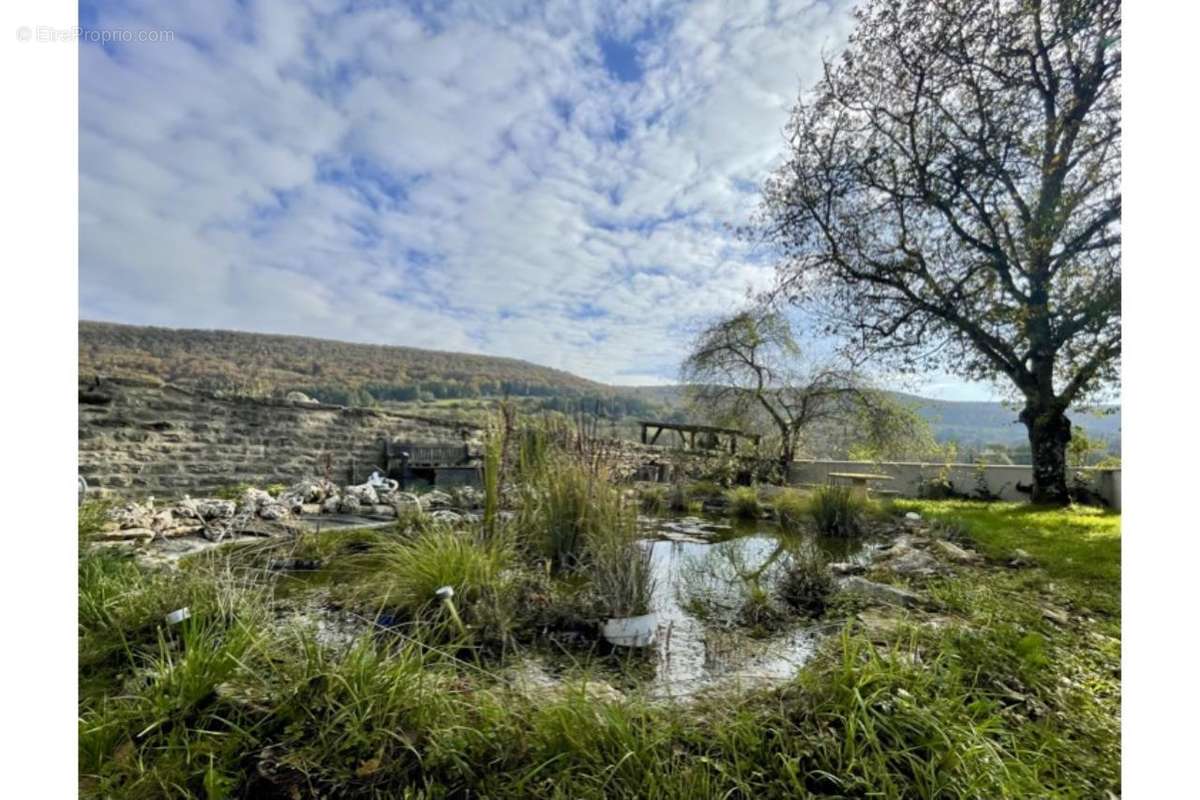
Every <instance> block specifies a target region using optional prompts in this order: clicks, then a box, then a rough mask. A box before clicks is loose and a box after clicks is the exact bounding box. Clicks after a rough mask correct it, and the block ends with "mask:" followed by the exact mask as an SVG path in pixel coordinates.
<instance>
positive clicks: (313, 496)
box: [283, 478, 337, 503]
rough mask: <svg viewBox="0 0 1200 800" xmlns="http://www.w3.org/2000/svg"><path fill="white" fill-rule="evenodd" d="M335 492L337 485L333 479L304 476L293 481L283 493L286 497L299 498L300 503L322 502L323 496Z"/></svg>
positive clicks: (325, 496) (330, 495)
mask: <svg viewBox="0 0 1200 800" xmlns="http://www.w3.org/2000/svg"><path fill="white" fill-rule="evenodd" d="M335 494H337V486H335V485H334V484H333V481H327V480H325V479H324V478H305V479H304V480H302V481H298V482H296V483H293V484H292V485H291V486H289V487H288V488H287V491H285V492H284V493H283V496H286V497H296V498H299V500H300V502H301V503H323V502H324V501H325V498H327V497H332V496H333V495H335Z"/></svg>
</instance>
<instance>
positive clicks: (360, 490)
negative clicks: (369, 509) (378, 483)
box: [342, 483, 379, 506]
mask: <svg viewBox="0 0 1200 800" xmlns="http://www.w3.org/2000/svg"><path fill="white" fill-rule="evenodd" d="M348 497H353V498H354V499H356V500H357V501H358V503H359V505H364V506H374V505H378V504H379V494H378V493H377V492H376V491H375V487H374V486H372V485H371V484H369V483H360V484H358V485H357V486H347V487H346V488H345V489H342V498H343V499H345V498H348Z"/></svg>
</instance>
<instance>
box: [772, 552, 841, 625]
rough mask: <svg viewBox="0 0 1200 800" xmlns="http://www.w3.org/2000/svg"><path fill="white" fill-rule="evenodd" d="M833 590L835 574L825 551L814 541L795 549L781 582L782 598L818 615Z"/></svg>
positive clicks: (799, 609)
mask: <svg viewBox="0 0 1200 800" xmlns="http://www.w3.org/2000/svg"><path fill="white" fill-rule="evenodd" d="M832 593H833V575H832V574H831V573H830V571H829V564H828V563H826V561H825V556H824V555H823V554H822V553H821V551H820V550H818V549H817V548H816V547H814V546H813V545H811V544H805V545H804V546H803V547H801V548H799V549H797V550H795V551H794V552H793V553H792V554H791V559H790V561H789V562H788V567H787V570H786V571H785V572H784V573H783V577H782V578H781V579H780V581H779V598H780V599H781V600H782V601H783V602H784V603H785V604H787V606H788V607H789V608H792V609H794V610H796V611H800V612H802V613H805V614H808V615H810V616H814V617H817V616H820V615H821V614H822V613H824V611H825V606H826V604H827V603H828V600H829V596H830V594H832Z"/></svg>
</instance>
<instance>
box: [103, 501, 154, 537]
mask: <svg viewBox="0 0 1200 800" xmlns="http://www.w3.org/2000/svg"><path fill="white" fill-rule="evenodd" d="M154 514H155V510H154V498H153V497H151V498H150V499H149V500H147V501H146V502H145V503H126V504H125V505H123V506H121V507H120V508H116V509H113V510H112V511H110V512H109V515H108V516H109V519H110V520H111V521H113V522H115V523H117V527H118V529H119V530H130V529H132V528H147V529H149V528H151V527H152V525H151V521H152V520H153V518H154Z"/></svg>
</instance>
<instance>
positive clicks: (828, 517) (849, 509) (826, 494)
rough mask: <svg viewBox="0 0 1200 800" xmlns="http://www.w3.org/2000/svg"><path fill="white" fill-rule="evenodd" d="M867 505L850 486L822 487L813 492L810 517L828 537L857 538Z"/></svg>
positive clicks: (809, 509)
mask: <svg viewBox="0 0 1200 800" xmlns="http://www.w3.org/2000/svg"><path fill="white" fill-rule="evenodd" d="M865 510H866V503H865V502H864V501H863V500H862V499H861V498H859V497H858V496H856V495H855V493H854V490H853V489H851V488H850V487H849V486H822V487H820V488H819V489H817V490H816V491H815V492H813V495H812V498H811V500H810V501H809V507H808V511H809V515H810V516H812V519H813V522H814V523H815V524H816V526H817V530H818V531H820V532H821V533H823V534H825V535H826V536H857V535H858V534H859V533H861V532H862V518H863V512H864V511H865Z"/></svg>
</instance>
